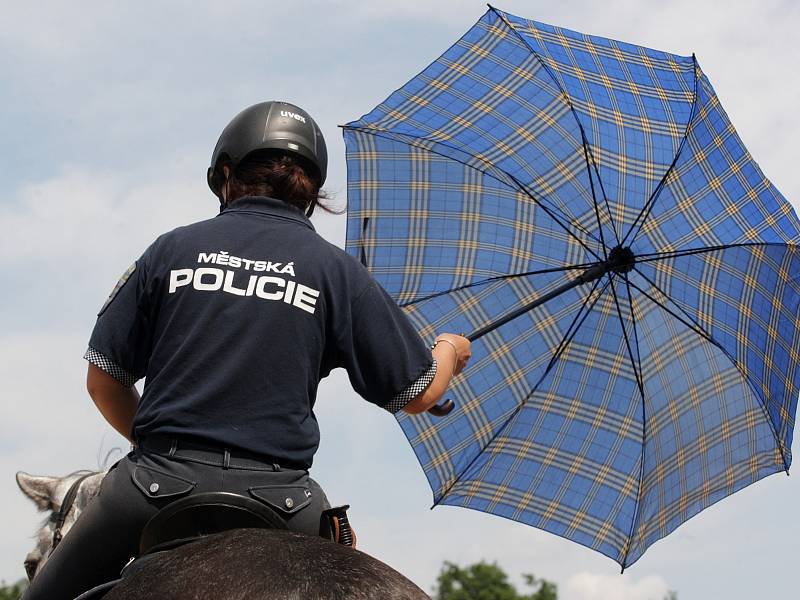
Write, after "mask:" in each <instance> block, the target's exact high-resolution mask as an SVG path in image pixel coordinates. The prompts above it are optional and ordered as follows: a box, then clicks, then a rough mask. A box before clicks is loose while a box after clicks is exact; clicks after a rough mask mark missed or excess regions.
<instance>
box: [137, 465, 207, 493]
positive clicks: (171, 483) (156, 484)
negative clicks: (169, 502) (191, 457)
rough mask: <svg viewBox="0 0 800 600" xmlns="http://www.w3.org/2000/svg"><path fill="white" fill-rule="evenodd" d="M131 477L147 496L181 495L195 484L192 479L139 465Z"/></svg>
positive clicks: (190, 489) (189, 490)
mask: <svg viewBox="0 0 800 600" xmlns="http://www.w3.org/2000/svg"><path fill="white" fill-rule="evenodd" d="M132 478H133V483H134V484H136V487H138V488H139V489H140V490H141V491H142V493H143V494H144V495H145V496H147V497H149V498H174V497H175V496H183V495H185V494H188V493H189V492H191V491H192V490H193V489H194V487H195V486H196V485H197V484H196V483H195V482H194V481H189V480H188V479H183V478H182V477H178V476H176V475H171V474H169V473H162V472H161V471H159V470H157V469H153V468H152V467H143V466H141V465H137V466H136V469H134V471H133V475H132Z"/></svg>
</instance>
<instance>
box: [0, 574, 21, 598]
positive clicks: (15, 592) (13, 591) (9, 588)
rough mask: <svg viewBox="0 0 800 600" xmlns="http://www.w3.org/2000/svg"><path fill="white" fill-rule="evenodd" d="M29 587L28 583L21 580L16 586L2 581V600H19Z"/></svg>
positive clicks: (0, 585)
mask: <svg viewBox="0 0 800 600" xmlns="http://www.w3.org/2000/svg"><path fill="white" fill-rule="evenodd" d="M27 587H28V582H27V581H25V580H24V579H21V580H20V581H18V582H17V583H15V584H14V585H7V584H6V582H5V581H0V600H19V598H20V596H22V592H24V591H25V588H27Z"/></svg>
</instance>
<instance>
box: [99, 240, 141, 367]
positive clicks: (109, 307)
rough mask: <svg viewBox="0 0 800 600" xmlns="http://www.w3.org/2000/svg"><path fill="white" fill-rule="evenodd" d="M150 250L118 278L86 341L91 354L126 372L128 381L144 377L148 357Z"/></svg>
mask: <svg viewBox="0 0 800 600" xmlns="http://www.w3.org/2000/svg"><path fill="white" fill-rule="evenodd" d="M149 251H150V249H148V251H147V252H145V254H144V255H142V257H141V258H140V259H139V260H137V261H136V262H135V263H134V264H133V265H131V266H130V267H129V268H128V270H127V271H126V272H125V273H124V274H123V275H122V277H121V278H120V279H119V281H118V282H117V284H116V286H115V287H114V289H113V290H112V292H111V294H110V295H109V297H108V299H107V300H106V303H105V304H104V305H103V307H102V308H101V309H100V313H99V314H98V316H97V322H96V323H95V326H94V330H93V331H92V335H91V338H90V340H89V348H90V349H91V350H92V351H93V356H97V355H101V356H103V357H104V359H105V361H106V362H108V363H109V364H112V365H114V367H115V369H118V370H121V371H122V372H124V373H126V374H127V380H130V378H131V377H132V378H133V380H134V381H135V380H138V379H141V378H142V377H144V376H145V373H146V371H147V364H148V361H149V358H150V349H151V340H152V332H151V318H150V314H149V313H150V306H149V301H148V286H147V279H148V278H147V268H148V253H149ZM87 360H88V359H87ZM90 362H91V361H90ZM94 364H97V363H94ZM101 368H102V367H101Z"/></svg>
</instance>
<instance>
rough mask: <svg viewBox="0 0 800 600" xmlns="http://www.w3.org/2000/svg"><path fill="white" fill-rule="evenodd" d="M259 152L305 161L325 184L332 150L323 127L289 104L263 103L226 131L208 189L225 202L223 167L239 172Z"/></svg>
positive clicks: (246, 111)
mask: <svg viewBox="0 0 800 600" xmlns="http://www.w3.org/2000/svg"><path fill="white" fill-rule="evenodd" d="M259 150H280V151H283V152H286V153H287V154H294V155H296V156H300V157H301V158H303V159H304V163H305V164H307V165H309V166H310V167H312V168H313V169H316V175H317V176H318V177H319V184H320V186H322V184H323V183H325V176H326V175H327V170H328V150H327V148H326V147H325V139H324V138H323V137H322V132H321V131H320V129H319V126H318V125H317V123H316V122H315V121H314V119H312V118H311V115H309V114H308V113H307V112H306V111H304V110H303V109H302V108H300V107H299V106H295V105H294V104H289V103H288V102H275V101H273V102H260V103H258V104H254V105H253V106H250V107H248V108H245V109H244V110H243V111H242V112H240V113H239V114H238V115H236V116H235V117H234V118H233V120H232V121H231V122H230V123H228V126H227V127H225V129H224V130H223V131H222V134H221V135H220V136H219V141H217V146H216V148H214V154H212V156H211V166H210V167H209V168H208V174H207V179H208V186H209V187H210V188H211V191H212V192H214V194H216V196H217V197H219V198H221V196H220V194H221V188H222V184H223V182H224V177H223V174H222V167H223V165H228V166H230V167H231V168H232V169H235V168H236V165H238V164H239V163H240V162H241V161H242V159H244V158H245V157H246V156H247V155H249V154H251V153H252V152H257V151H259Z"/></svg>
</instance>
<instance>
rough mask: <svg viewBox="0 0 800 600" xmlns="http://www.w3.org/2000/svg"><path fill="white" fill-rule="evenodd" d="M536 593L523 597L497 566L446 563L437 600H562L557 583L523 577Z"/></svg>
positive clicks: (439, 580) (438, 582) (437, 580)
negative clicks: (559, 597)
mask: <svg viewBox="0 0 800 600" xmlns="http://www.w3.org/2000/svg"><path fill="white" fill-rule="evenodd" d="M523 577H524V578H525V583H526V585H527V586H528V587H530V588H532V589H533V592H532V593H531V594H528V595H522V594H520V593H519V592H518V591H517V590H516V588H515V587H514V586H513V585H512V584H511V583H509V581H508V575H506V574H505V572H504V571H503V570H502V569H501V568H500V567H498V566H497V564H496V563H492V564H488V563H486V562H483V561H481V562H478V563H475V564H473V565H470V566H468V567H465V568H461V567H460V566H458V565H456V564H453V563H451V562H445V563H444V565H443V566H442V570H441V571H440V572H439V576H438V577H437V579H436V589H435V591H434V593H435V596H434V600H558V595H557V592H556V586H555V584H554V583H551V582H549V581H546V580H544V579H537V578H536V577H534V576H533V575H523Z"/></svg>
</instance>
